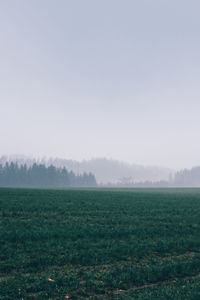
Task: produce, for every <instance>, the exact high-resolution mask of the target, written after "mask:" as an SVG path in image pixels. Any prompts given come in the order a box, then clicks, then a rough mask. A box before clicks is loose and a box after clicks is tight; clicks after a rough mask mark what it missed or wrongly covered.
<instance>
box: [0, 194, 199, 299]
mask: <svg viewBox="0 0 200 300" xmlns="http://www.w3.org/2000/svg"><path fill="white" fill-rule="evenodd" d="M0 207H1V214H0V260H1V263H0V299H1V300H6V299H65V296H66V295H69V296H70V299H107V298H108V299H184V300H185V299H200V277H199V274H200V190H198V189H171V190H170V189H144V190H142V189H133V190H131V189H124V190H120V189H116V190H106V189H104V190H98V189H91V190H73V189H69V190H53V189H52V190H45V189H40V190H39V189H0ZM48 278H51V279H52V281H49V280H48Z"/></svg>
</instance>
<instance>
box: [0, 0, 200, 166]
mask: <svg viewBox="0 0 200 300" xmlns="http://www.w3.org/2000/svg"><path fill="white" fill-rule="evenodd" d="M199 11H200V2H199V0H190V1H188V0H187V1H186V0H151V1H149V0H140V1H138V0H137V1H136V0H125V1H124V0H123V1H122V0H101V1H100V0H99V1H97V0H96V1H94V0H84V1H83V0H73V1H72V0H71V1H70V0H57V1H56V0H54V1H53V0H29V1H27V0H18V1H16V0H0V155H4V154H6V155H11V154H24V155H31V156H35V157H43V156H46V157H50V156H51V157H61V158H67V159H75V160H82V159H90V158H95V157H107V158H113V159H119V160H123V161H127V162H130V163H136V164H143V165H154V166H155V165H156V166H166V167H170V168H173V169H181V168H185V167H187V168H190V167H192V166H195V165H200V130H199V129H200V117H199V115H200V84H199V80H200V18H199Z"/></svg>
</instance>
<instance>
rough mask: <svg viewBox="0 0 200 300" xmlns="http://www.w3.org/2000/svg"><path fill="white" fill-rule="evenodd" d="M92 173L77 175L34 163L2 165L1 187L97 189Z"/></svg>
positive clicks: (0, 172) (63, 169)
mask: <svg viewBox="0 0 200 300" xmlns="http://www.w3.org/2000/svg"><path fill="white" fill-rule="evenodd" d="M96 185H97V183H96V179H95V176H94V175H93V174H92V173H83V174H78V175H75V173H74V172H72V171H68V170H67V169H66V168H56V167H54V166H53V165H51V166H48V167H46V166H45V165H44V164H39V165H38V164H36V163H34V164H33V165H32V166H29V167H28V166H27V165H26V164H24V165H18V164H17V163H13V162H11V163H8V162H7V163H5V165H1V164H0V186H1V187H95V186H96Z"/></svg>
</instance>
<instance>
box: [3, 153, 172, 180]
mask: <svg viewBox="0 0 200 300" xmlns="http://www.w3.org/2000/svg"><path fill="white" fill-rule="evenodd" d="M11 161H14V162H18V164H19V165H21V164H26V165H27V166H29V167H30V166H31V165H33V164H34V163H37V164H44V165H46V166H47V167H48V166H50V165H53V166H55V167H56V168H64V167H65V168H66V169H67V170H70V171H73V172H74V173H75V174H82V173H84V172H86V173H89V172H91V173H93V174H94V175H95V177H96V180H97V182H98V183H103V184H105V183H108V182H110V183H118V182H119V183H125V184H126V183H127V184H128V183H129V182H145V181H152V182H155V181H162V180H164V181H165V180H168V177H169V175H170V174H171V173H173V171H172V170H170V169H168V168H163V167H153V166H152V167H145V166H142V165H136V164H129V163H125V162H120V161H117V160H112V159H106V158H96V159H91V160H83V161H80V162H79V161H74V160H68V159H60V158H48V159H47V158H43V159H33V158H29V157H25V156H9V157H8V156H3V157H1V158H0V164H5V163H6V162H11Z"/></svg>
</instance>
